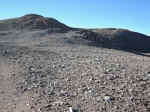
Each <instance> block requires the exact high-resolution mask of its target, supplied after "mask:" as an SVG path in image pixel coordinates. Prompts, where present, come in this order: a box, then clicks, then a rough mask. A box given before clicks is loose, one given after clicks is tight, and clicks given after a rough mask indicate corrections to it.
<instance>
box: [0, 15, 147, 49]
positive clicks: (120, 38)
mask: <svg viewBox="0 0 150 112" xmlns="http://www.w3.org/2000/svg"><path fill="white" fill-rule="evenodd" d="M13 30H16V31H22V30H24V31H25V32H23V33H22V32H20V33H17V34H15V35H16V36H14V37H17V38H18V39H20V38H25V37H24V35H25V34H27V35H28V36H27V37H26V38H30V37H31V36H32V38H34V35H36V37H39V38H41V37H43V35H51V34H52V33H59V34H61V33H66V34H67V35H68V39H70V40H68V41H67V42H70V43H76V44H77V43H78V42H79V41H80V42H79V43H80V44H82V43H83V44H84V43H85V42H83V41H84V40H86V41H87V40H88V41H89V44H88V45H94V46H97V47H105V48H112V49H120V50H128V51H138V52H150V37H149V36H146V35H144V34H140V33H137V32H133V31H130V30H126V29H116V28H105V29H81V28H80V29H79V28H71V27H69V26H67V25H65V24H63V23H61V22H59V21H57V20H56V19H53V18H47V17H43V16H40V15H36V14H28V15H25V16H22V17H19V18H14V19H7V20H0V37H1V38H0V40H2V38H6V37H7V38H9V39H10V38H12V36H13V34H14V33H13ZM42 30H46V31H44V32H43V31H42ZM8 31H12V32H11V33H10V32H8ZM32 31H34V35H31V36H30V35H29V34H33V33H32ZM35 31H38V33H37V34H35V33H36V32H35ZM41 31H42V33H40V32H41ZM69 32H72V33H69ZM22 34H23V36H22ZM70 34H71V35H70ZM72 34H73V35H72ZM10 35H12V36H10ZM18 36H20V37H18ZM55 36H56V35H54V34H53V37H55ZM74 37H75V38H74ZM63 38H64V36H63ZM80 39H81V40H80ZM32 40H34V39H32ZM60 40H61V38H59V39H58V40H57V41H60ZM62 40H63V39H62ZM62 40H61V42H62ZM76 40H78V41H76ZM39 41H40V39H39ZM64 41H66V40H64ZM73 41H74V42H73ZM58 43H59V42H58Z"/></svg>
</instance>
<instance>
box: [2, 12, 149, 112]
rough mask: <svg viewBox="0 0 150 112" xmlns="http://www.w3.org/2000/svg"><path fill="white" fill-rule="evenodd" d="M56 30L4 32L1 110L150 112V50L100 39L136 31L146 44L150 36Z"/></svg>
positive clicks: (27, 111)
mask: <svg viewBox="0 0 150 112" xmlns="http://www.w3.org/2000/svg"><path fill="white" fill-rule="evenodd" d="M34 16H35V15H34ZM38 17H39V16H38ZM3 21H4V20H3ZM0 27H1V24H0ZM30 28H31V27H30ZM68 28H69V27H68ZM50 29H52V28H51V27H49V28H48V29H47V28H46V29H33V30H29V29H23V30H21V29H20V30H16V29H15V30H14V29H13V30H12V29H11V30H3V31H2V30H0V111H1V112H69V109H70V110H71V109H72V111H73V112H149V111H150V89H149V86H150V58H149V53H146V54H145V53H143V52H142V51H141V50H138V49H134V50H133V49H128V50H126V49H119V48H118V46H117V48H114V47H112V46H109V47H108V46H107V45H106V44H105V45H106V46H105V45H102V44H103V43H102V41H101V40H98V38H102V39H103V38H104V39H106V40H107V39H108V38H109V37H110V36H111V35H113V36H112V37H113V38H115V36H114V34H115V35H121V36H122V35H124V36H125V37H126V36H127V35H130V33H131V34H132V33H134V35H135V34H136V35H139V36H143V37H142V42H145V41H144V40H143V38H146V39H148V36H145V35H142V34H139V33H135V32H131V31H126V32H128V33H129V34H126V33H125V34H124V33H123V34H122V33H121V34H118V32H119V31H123V30H119V31H118V30H117V29H99V30H97V29H89V30H85V29H76V28H70V29H69V30H67V31H65V32H59V31H58V30H57V31H56V30H55V31H54V30H51V31H49V30H50ZM112 30H113V32H111V31H112ZM114 30H115V31H114ZM102 32H104V33H102ZM106 32H107V33H106ZM116 32H117V33H116ZM102 34H103V37H101V36H99V35H102ZM106 35H107V36H106ZM104 36H105V37H104ZM121 36H120V38H121ZM92 37H93V38H92ZM94 37H96V38H95V39H94ZM118 37H119V36H117V38H118ZM113 38H110V40H111V39H113ZM128 38H130V37H128ZM136 38H138V37H137V36H136ZM140 38H141V37H140ZM129 40H130V39H129ZM105 42H106V41H105ZM105 42H104V43H105ZM117 42H118V41H117ZM138 42H139V41H138ZM146 42H147V41H146ZM146 42H145V43H146ZM118 44H120V43H118ZM138 44H139V45H140V44H141V43H138ZM132 47H133V46H132ZM142 47H143V46H142ZM143 48H145V49H147V47H145V46H144V47H143ZM147 51H148V50H147ZM70 112H71V111H70Z"/></svg>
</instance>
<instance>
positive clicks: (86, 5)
mask: <svg viewBox="0 0 150 112" xmlns="http://www.w3.org/2000/svg"><path fill="white" fill-rule="evenodd" d="M0 11H1V14H0V19H5V18H12V17H19V16H23V15H24V14H28V13H36V14H40V15H43V16H47V17H53V18H56V19H57V20H59V21H61V22H63V23H65V24H67V25H69V26H73V27H83V28H85V27H87V28H105V27H116V28H126V29H130V30H133V31H137V32H140V33H144V34H147V35H150V0H1V3H0Z"/></svg>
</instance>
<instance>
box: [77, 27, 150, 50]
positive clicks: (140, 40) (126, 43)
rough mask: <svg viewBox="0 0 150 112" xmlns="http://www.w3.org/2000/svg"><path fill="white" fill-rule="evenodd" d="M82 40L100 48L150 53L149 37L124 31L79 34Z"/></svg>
mask: <svg viewBox="0 0 150 112" xmlns="http://www.w3.org/2000/svg"><path fill="white" fill-rule="evenodd" d="M79 33H80V34H81V35H82V37H83V38H84V39H87V40H90V41H92V42H94V43H95V44H96V45H99V46H101V47H107V48H113V49H120V50H137V51H140V52H150V37H149V36H146V35H144V34H141V33H137V32H133V31H130V30H125V29H116V28H105V29H90V30H82V31H80V32H79Z"/></svg>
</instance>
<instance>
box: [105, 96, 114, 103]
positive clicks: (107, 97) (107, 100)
mask: <svg viewBox="0 0 150 112" xmlns="http://www.w3.org/2000/svg"><path fill="white" fill-rule="evenodd" d="M112 99H113V98H112V97H111V96H104V100H105V101H106V102H108V103H110V102H111V101H112Z"/></svg>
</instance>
